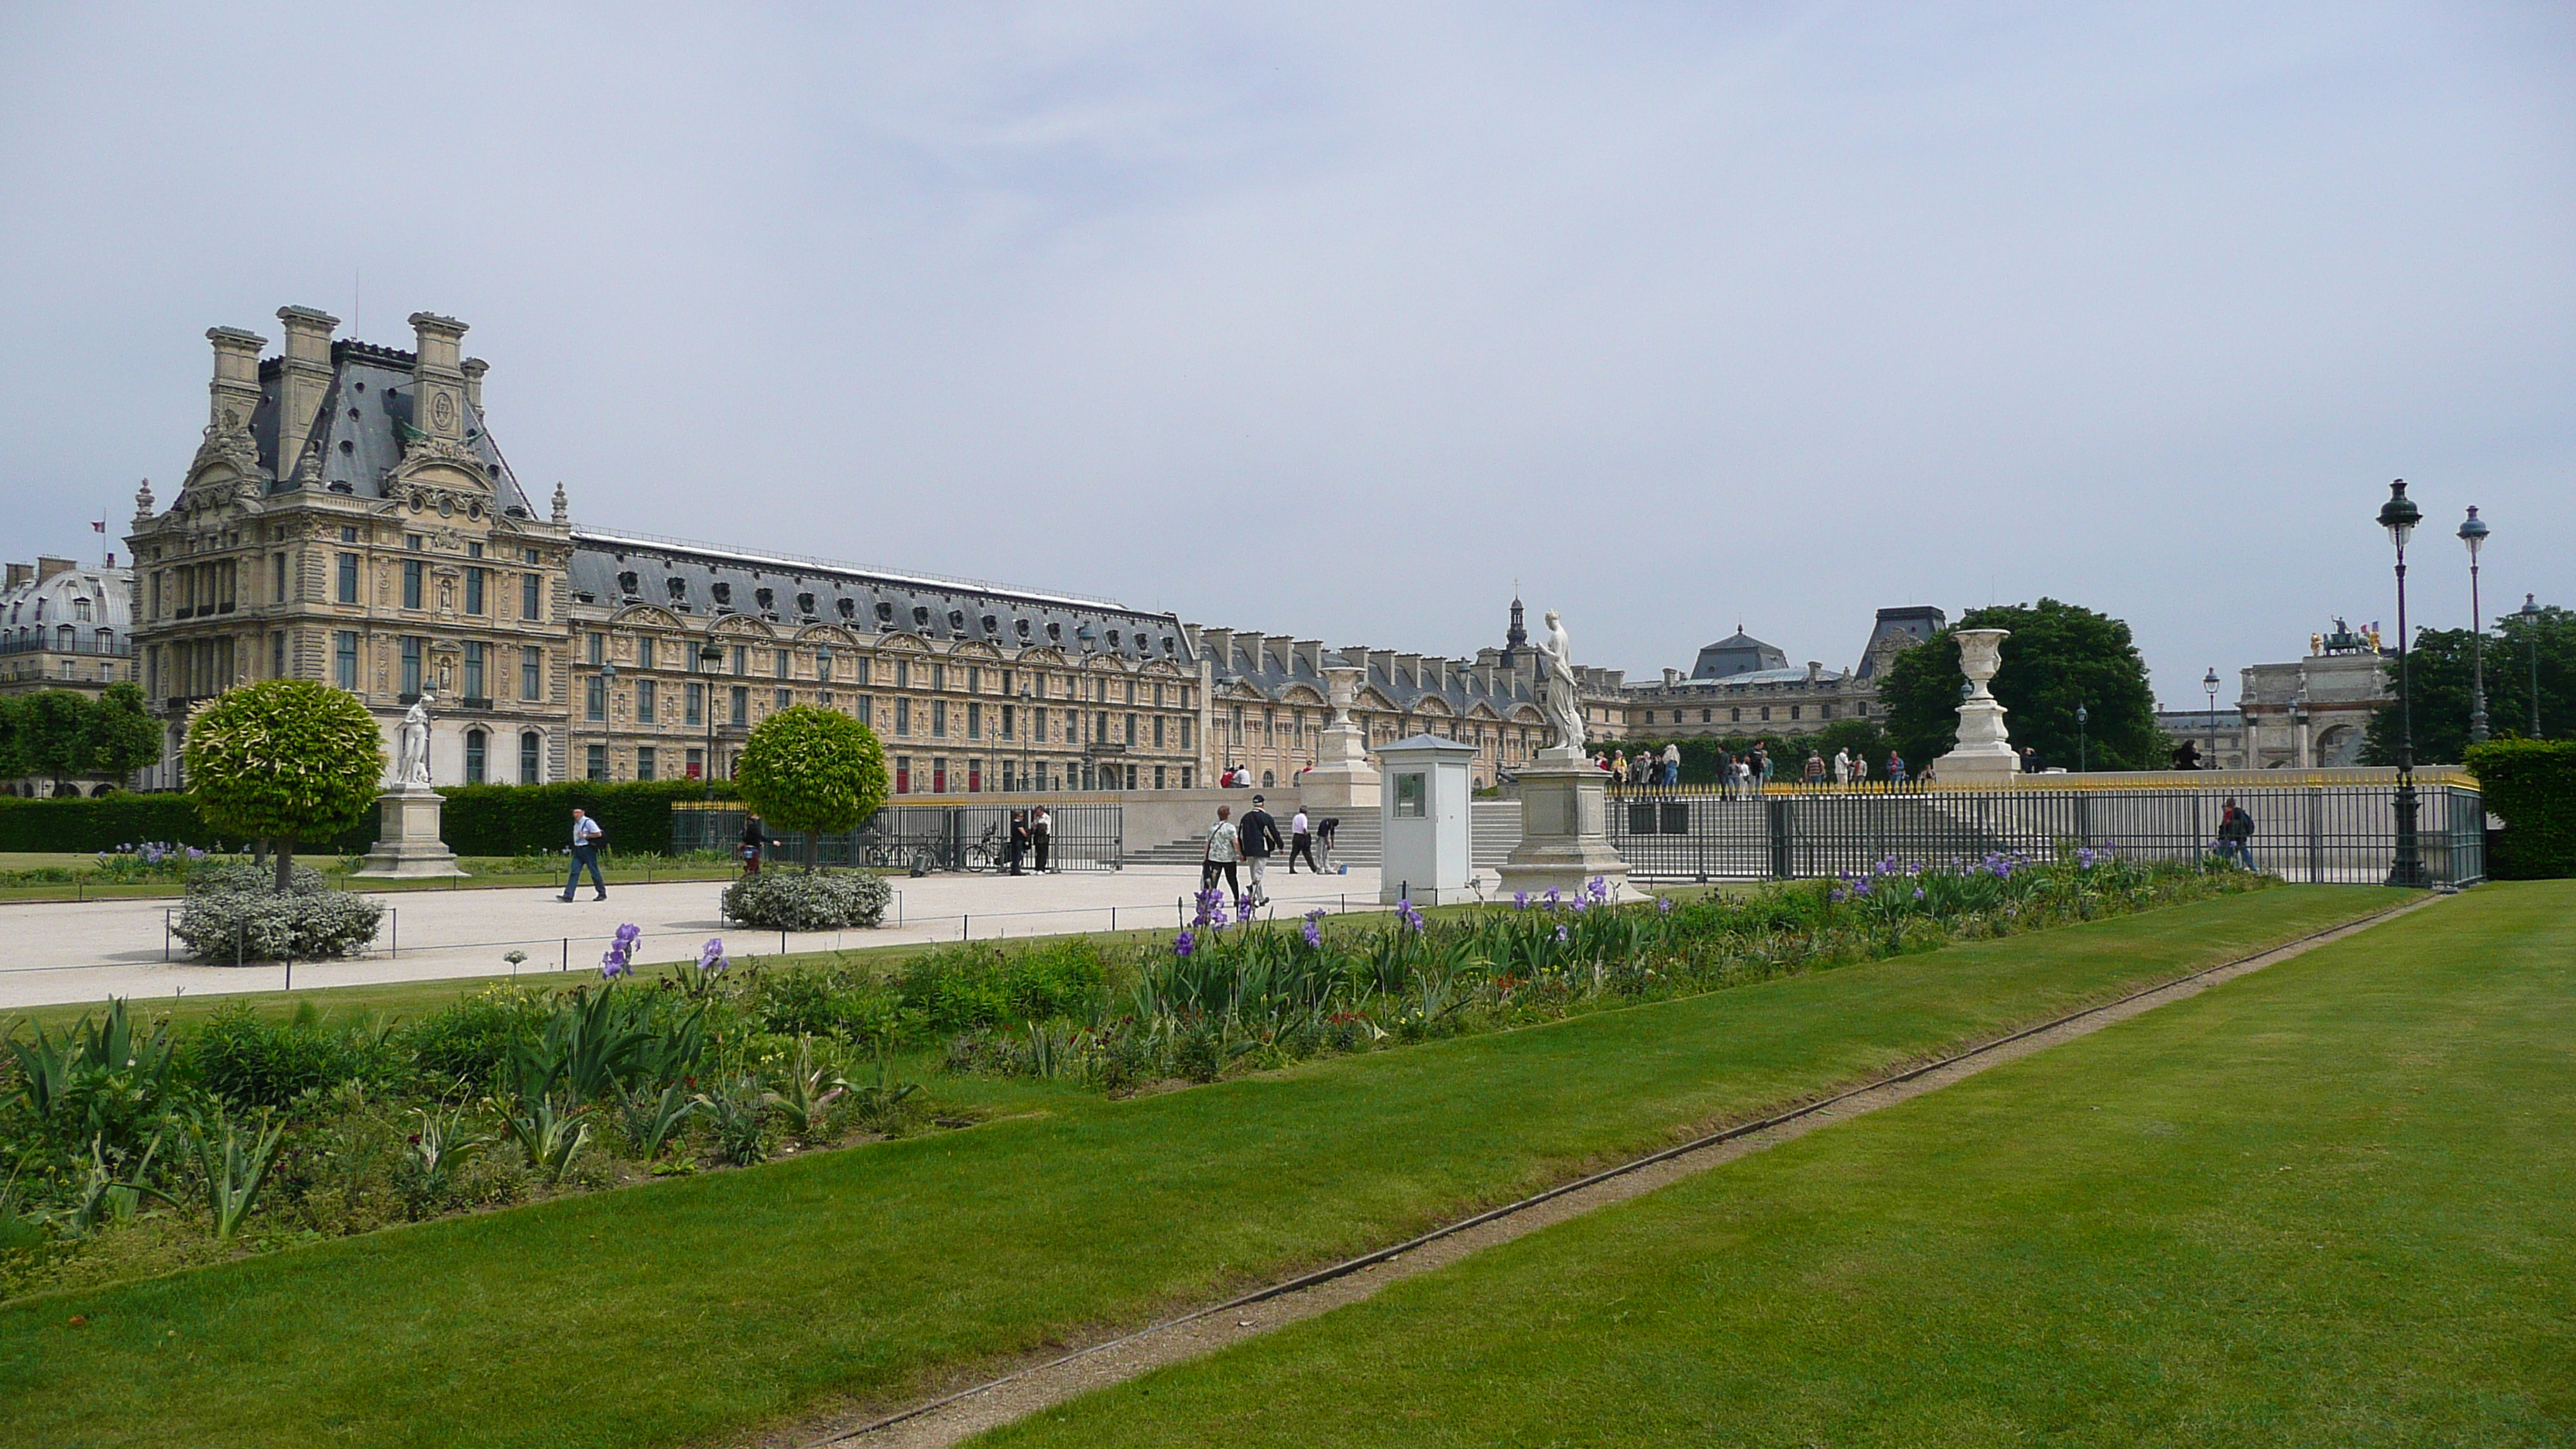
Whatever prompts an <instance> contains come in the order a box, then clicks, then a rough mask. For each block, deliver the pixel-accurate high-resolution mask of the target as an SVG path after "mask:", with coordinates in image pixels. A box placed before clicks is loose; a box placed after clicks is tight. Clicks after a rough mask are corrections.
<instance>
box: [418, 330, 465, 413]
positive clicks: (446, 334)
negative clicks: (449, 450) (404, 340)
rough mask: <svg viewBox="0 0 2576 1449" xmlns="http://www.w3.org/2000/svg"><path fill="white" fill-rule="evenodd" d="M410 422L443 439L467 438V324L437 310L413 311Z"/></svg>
mask: <svg viewBox="0 0 2576 1449" xmlns="http://www.w3.org/2000/svg"><path fill="white" fill-rule="evenodd" d="M411 326H412V337H413V339H414V340H413V361H412V366H411V384H412V391H411V425H412V427H413V428H415V429H417V430H418V431H420V432H422V433H425V434H427V435H428V436H429V437H430V438H431V439H433V440H435V441H437V442H442V443H456V444H462V443H463V442H464V441H465V401H466V392H465V367H464V359H463V357H462V356H461V355H460V353H461V352H462V346H461V344H462V343H463V342H464V340H465V324H464V323H462V322H459V321H457V320H456V319H455V318H453V317H441V316H439V315H438V314H437V313H435V312H414V313H412V314H411Z"/></svg>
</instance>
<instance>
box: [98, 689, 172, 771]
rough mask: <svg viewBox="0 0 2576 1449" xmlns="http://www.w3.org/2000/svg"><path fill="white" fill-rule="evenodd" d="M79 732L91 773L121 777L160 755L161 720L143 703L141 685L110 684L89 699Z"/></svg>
mask: <svg viewBox="0 0 2576 1449" xmlns="http://www.w3.org/2000/svg"><path fill="white" fill-rule="evenodd" d="M82 735H83V737H84V741H85V743H86V744H87V746H88V750H89V773H91V774H93V775H112V776H114V777H116V779H118V780H119V781H123V780H124V779H125V778H126V777H128V776H130V775H132V774H133V773H134V772H135V771H137V770H140V769H142V768H143V767H144V766H146V765H149V764H151V763H153V762H154V761H156V760H159V759H160V758H161V722H160V721H159V720H156V719H154V718H153V717H152V715H151V712H150V711H149V710H148V709H147V708H146V707H145V705H144V701H143V689H142V686H140V685H134V684H111V685H109V686H108V687H107V688H106V689H105V690H104V691H103V692H101V693H100V695H99V697H98V698H97V699H94V700H92V701H90V706H89V718H88V720H87V721H86V722H85V723H84V725H83V728H82Z"/></svg>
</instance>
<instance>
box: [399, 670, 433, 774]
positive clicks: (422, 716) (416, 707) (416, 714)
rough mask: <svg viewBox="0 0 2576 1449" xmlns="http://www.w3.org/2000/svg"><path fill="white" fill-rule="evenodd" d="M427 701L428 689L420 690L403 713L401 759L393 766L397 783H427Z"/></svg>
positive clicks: (428, 699) (428, 697)
mask: <svg viewBox="0 0 2576 1449" xmlns="http://www.w3.org/2000/svg"><path fill="white" fill-rule="evenodd" d="M429 702H430V694H429V691H427V690H422V691H421V695H420V698H419V699H417V700H415V701H413V703H412V707H411V708H410V710H408V711H407V712H405V713H404V715H403V722H402V760H401V763H400V764H398V765H396V766H395V767H394V783H395V784H397V785H426V784H428V783H429Z"/></svg>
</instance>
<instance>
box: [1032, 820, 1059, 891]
mask: <svg viewBox="0 0 2576 1449" xmlns="http://www.w3.org/2000/svg"><path fill="white" fill-rule="evenodd" d="M1054 835H1055V821H1054V820H1053V819H1052V818H1051V817H1049V816H1048V814H1047V808H1046V807H1045V806H1044V805H1041V806H1039V807H1038V808H1037V809H1036V810H1035V811H1033V812H1031V813H1030V815H1029V850H1030V852H1031V854H1033V855H1034V856H1035V857H1036V859H1035V860H1034V861H1032V862H1031V864H1032V865H1034V866H1035V867H1036V870H1037V873H1038V874H1040V875H1044V874H1046V873H1047V846H1048V844H1049V843H1050V842H1051V840H1052V838H1053V837H1054Z"/></svg>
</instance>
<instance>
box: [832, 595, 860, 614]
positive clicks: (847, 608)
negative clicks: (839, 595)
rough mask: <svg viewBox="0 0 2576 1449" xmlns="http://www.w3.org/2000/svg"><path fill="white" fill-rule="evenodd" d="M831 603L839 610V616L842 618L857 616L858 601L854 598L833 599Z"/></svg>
mask: <svg viewBox="0 0 2576 1449" xmlns="http://www.w3.org/2000/svg"><path fill="white" fill-rule="evenodd" d="M832 603H833V605H834V606H835V607H836V608H838V609H839V610H840V612H841V617H842V618H844V619H855V618H857V617H858V616H859V601H858V600H856V599H834V600H833V601H832Z"/></svg>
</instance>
